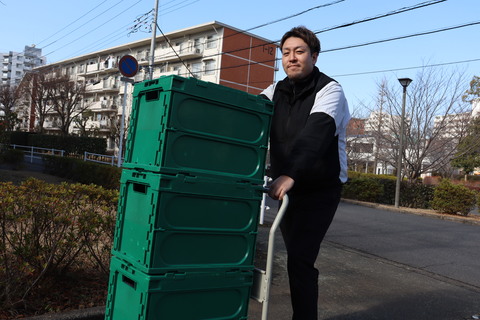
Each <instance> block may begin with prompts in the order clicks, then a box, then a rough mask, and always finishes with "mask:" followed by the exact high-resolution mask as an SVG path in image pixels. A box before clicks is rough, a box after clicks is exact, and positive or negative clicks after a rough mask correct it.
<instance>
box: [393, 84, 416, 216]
mask: <svg viewBox="0 0 480 320" xmlns="http://www.w3.org/2000/svg"><path fill="white" fill-rule="evenodd" d="M398 81H399V82H400V84H401V85H402V87H403V99H402V117H401V120H400V121H401V123H400V144H399V146H398V159H397V184H396V186H395V208H398V206H399V204H400V181H401V179H402V155H403V139H404V135H405V101H406V99H407V87H408V85H409V84H410V83H411V82H412V79H410V78H400V79H398Z"/></svg>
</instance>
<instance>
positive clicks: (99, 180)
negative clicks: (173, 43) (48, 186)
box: [43, 156, 122, 190]
mask: <svg viewBox="0 0 480 320" xmlns="http://www.w3.org/2000/svg"><path fill="white" fill-rule="evenodd" d="M43 159H44V162H45V172H46V173H49V174H53V175H56V176H59V177H62V178H67V179H70V180H73V181H75V182H80V183H84V184H91V183H93V184H96V185H98V186H102V187H104V188H106V189H115V190H119V188H120V176H121V173H122V169H121V168H118V167H114V166H111V165H105V164H100V163H95V162H86V161H83V160H81V159H75V158H68V157H55V156H44V157H43Z"/></svg>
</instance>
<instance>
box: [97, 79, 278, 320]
mask: <svg viewBox="0 0 480 320" xmlns="http://www.w3.org/2000/svg"><path fill="white" fill-rule="evenodd" d="M272 111H273V106H272V104H271V102H269V101H267V100H264V99H262V98H259V97H258V96H254V95H251V94H247V93H245V92H243V91H239V90H234V89H231V88H227V87H224V86H220V85H217V84H213V83H207V82H203V81H199V80H197V79H194V78H188V79H187V78H182V77H178V76H169V77H161V78H159V79H156V80H152V81H145V82H142V83H139V84H137V85H135V90H134V100H133V106H132V113H131V119H130V127H129V134H128V138H127V146H126V152H125V160H124V164H123V166H124V169H123V171H122V177H121V189H120V199H119V209H118V215H117V225H116V230H115V238H114V247H113V257H112V262H111V273H110V284H109V294H108V299H107V310H106V319H110V320H120V319H122V320H123V319H145V320H153V319H165V320H170V319H172V320H183V319H188V320H193V319H205V320H206V319H239V320H240V319H246V318H247V314H248V302H249V296H250V288H251V286H252V281H253V274H252V272H253V268H254V266H253V259H254V255H255V240H256V234H257V227H258V214H259V212H260V204H261V200H262V185H263V177H264V170H265V159H266V153H267V146H268V135H269V127H270V120H271V115H272Z"/></svg>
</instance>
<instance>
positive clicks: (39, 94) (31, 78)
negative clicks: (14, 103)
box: [23, 72, 54, 133]
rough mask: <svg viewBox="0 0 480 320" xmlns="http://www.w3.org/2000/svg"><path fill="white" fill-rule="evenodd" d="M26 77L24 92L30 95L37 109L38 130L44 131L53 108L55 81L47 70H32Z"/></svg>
mask: <svg viewBox="0 0 480 320" xmlns="http://www.w3.org/2000/svg"><path fill="white" fill-rule="evenodd" d="M25 78H26V83H27V85H26V86H25V87H24V88H23V92H24V94H25V95H27V96H28V97H29V100H30V103H31V104H32V105H33V109H34V110H35V119H36V125H35V127H36V131H38V132H40V133H43V132H44V131H45V130H44V124H45V120H46V119H47V116H48V114H49V112H50V111H51V110H52V105H51V103H50V101H49V99H50V97H51V96H52V95H53V88H54V87H53V82H52V80H51V78H49V77H48V75H47V73H45V72H38V73H37V72H31V73H28V74H27V75H26V76H25Z"/></svg>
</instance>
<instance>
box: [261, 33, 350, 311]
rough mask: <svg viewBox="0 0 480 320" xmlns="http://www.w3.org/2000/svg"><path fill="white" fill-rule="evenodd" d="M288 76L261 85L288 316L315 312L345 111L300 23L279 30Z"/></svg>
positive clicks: (341, 165)
mask: <svg viewBox="0 0 480 320" xmlns="http://www.w3.org/2000/svg"><path fill="white" fill-rule="evenodd" d="M280 48H281V52H282V65H283V69H284V70H285V73H286V74H287V77H286V78H285V79H284V80H282V81H280V82H278V83H276V84H273V85H271V86H270V87H268V88H267V89H265V90H264V91H263V92H262V95H263V96H264V97H267V98H268V99H270V100H272V101H273V102H274V112H273V118H272V126H271V134H270V159H271V170H272V178H273V179H274V180H273V182H272V184H271V186H270V189H269V196H270V197H272V198H273V199H280V200H281V199H282V198H283V197H284V195H285V194H286V193H288V195H289V200H290V202H289V206H288V208H287V212H286V213H285V216H284V218H283V221H282V223H281V225H280V228H281V231H282V235H283V239H284V242H285V246H286V248H287V254H288V262H287V268H288V276H289V282H290V295H291V301H292V308H293V317H292V319H293V320H313V319H317V316H318V311H317V308H318V306H317V305H318V270H317V269H316V268H315V266H314V264H315V260H316V258H317V256H318V252H319V250H320V243H321V242H322V240H323V238H324V236H325V233H326V232H327V230H328V228H329V226H330V223H331V222H332V219H333V216H334V214H335V211H336V210H337V206H338V203H339V201H340V195H341V189H342V183H344V182H345V181H346V180H347V158H346V152H345V132H346V127H347V124H348V121H349V120H350V113H349V110H348V104H347V101H346V99H345V96H344V94H343V90H342V87H341V86H340V85H339V84H338V83H337V82H336V81H335V80H333V79H331V78H330V77H328V76H326V75H325V74H323V73H321V72H320V71H319V70H318V68H317V67H316V66H315V63H316V62H317V58H318V55H319V53H320V41H319V40H318V38H317V37H316V35H315V34H314V33H313V32H312V31H310V30H309V29H307V28H305V27H303V26H302V27H296V28H293V29H292V30H290V31H288V32H287V33H285V35H284V36H283V38H282V40H281V42H280Z"/></svg>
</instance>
